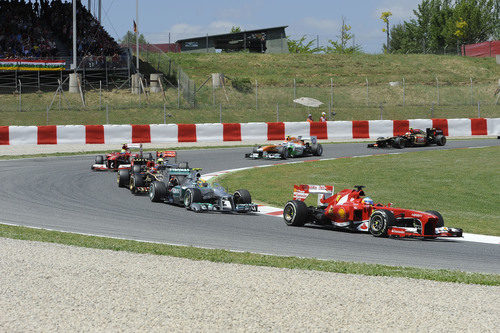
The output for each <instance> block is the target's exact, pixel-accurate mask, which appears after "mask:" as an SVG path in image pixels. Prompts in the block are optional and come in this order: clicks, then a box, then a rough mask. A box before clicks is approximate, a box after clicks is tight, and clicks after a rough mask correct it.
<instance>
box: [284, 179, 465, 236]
mask: <svg viewBox="0 0 500 333" xmlns="http://www.w3.org/2000/svg"><path fill="white" fill-rule="evenodd" d="M363 188H364V186H355V189H344V190H342V191H340V192H338V193H336V194H335V193H334V187H333V186H328V185H295V186H294V192H293V200H291V201H288V202H287V203H286V205H285V208H284V211H283V218H284V219H285V223H286V224H287V225H289V226H303V225H304V224H306V223H312V224H317V225H325V226H333V227H337V228H343V229H349V230H353V231H362V232H370V233H371V234H372V235H373V236H375V237H385V236H393V237H420V238H431V239H432V238H436V237H462V229H458V228H449V227H445V226H444V220H443V217H442V216H441V214H440V213H438V212H436V211H426V212H421V211H416V210H411V209H404V208H397V207H393V206H392V204H387V205H382V204H380V203H377V204H374V203H373V200H372V199H370V198H369V197H366V196H365V193H364V191H363ZM309 194H318V205H317V206H316V207H314V206H309V207H308V206H307V205H306V204H305V202H304V200H305V199H306V198H307V197H308V196H309Z"/></svg>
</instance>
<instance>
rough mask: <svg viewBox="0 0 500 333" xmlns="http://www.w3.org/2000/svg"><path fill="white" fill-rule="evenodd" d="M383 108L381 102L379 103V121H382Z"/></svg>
mask: <svg viewBox="0 0 500 333" xmlns="http://www.w3.org/2000/svg"><path fill="white" fill-rule="evenodd" d="M383 113H384V106H383V105H382V102H380V120H384V116H383Z"/></svg>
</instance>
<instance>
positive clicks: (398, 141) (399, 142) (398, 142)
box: [392, 137, 406, 149]
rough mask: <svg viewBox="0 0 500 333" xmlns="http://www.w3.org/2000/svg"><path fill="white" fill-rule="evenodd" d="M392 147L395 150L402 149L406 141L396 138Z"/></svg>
mask: <svg viewBox="0 0 500 333" xmlns="http://www.w3.org/2000/svg"><path fill="white" fill-rule="evenodd" d="M392 146H393V147H394V148H397V149H403V148H404V147H405V146H406V140H405V139H403V138H402V137H397V138H395V139H394V142H393V144H392Z"/></svg>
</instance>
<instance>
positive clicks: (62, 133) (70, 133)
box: [0, 118, 500, 145]
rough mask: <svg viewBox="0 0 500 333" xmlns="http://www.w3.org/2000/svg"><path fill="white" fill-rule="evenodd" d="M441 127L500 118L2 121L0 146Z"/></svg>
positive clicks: (490, 124) (365, 135) (494, 124)
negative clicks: (151, 122)
mask: <svg viewBox="0 0 500 333" xmlns="http://www.w3.org/2000/svg"><path fill="white" fill-rule="evenodd" d="M410 127H411V128H420V129H425V128H427V127H436V128H440V129H442V130H443V131H444V134H445V135H446V136H448V137H457V136H476V135H492V136H500V118H476V119H468V118H465V119H409V120H355V121H329V122H326V123H321V122H314V123H308V122H279V123H241V124H240V123H233V124H219V123H215V124H158V125H61V126H0V145H22V144H30V145H36V144H38V145H44V144H104V143H123V142H132V143H178V142H217V141H220V142H223V141H243V142H244V141H250V140H251V141H268V140H284V138H285V136H287V135H293V136H299V135H302V136H317V137H318V139H320V140H332V141H334V140H344V139H370V138H371V139H374V138H378V137H381V136H394V135H400V134H404V133H405V132H407V131H408V129H409V128H410Z"/></svg>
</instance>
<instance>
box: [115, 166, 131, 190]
mask: <svg viewBox="0 0 500 333" xmlns="http://www.w3.org/2000/svg"><path fill="white" fill-rule="evenodd" d="M117 183H118V187H127V184H129V183H130V170H127V169H122V170H118V177H117Z"/></svg>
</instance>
